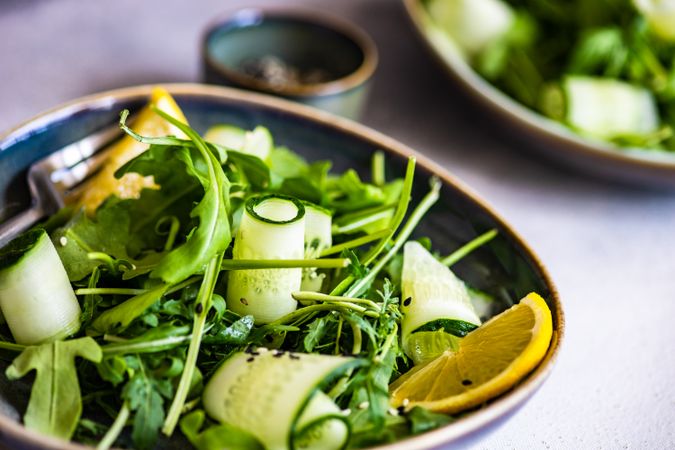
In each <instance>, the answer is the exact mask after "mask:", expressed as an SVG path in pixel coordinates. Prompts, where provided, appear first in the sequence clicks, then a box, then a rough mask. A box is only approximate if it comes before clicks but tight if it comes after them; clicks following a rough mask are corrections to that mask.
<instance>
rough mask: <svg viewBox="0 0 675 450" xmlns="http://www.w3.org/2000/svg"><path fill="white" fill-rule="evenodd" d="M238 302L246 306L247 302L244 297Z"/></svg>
mask: <svg viewBox="0 0 675 450" xmlns="http://www.w3.org/2000/svg"><path fill="white" fill-rule="evenodd" d="M239 301H240V302H241V304H242V305H246V306H248V300H246V299H245V298H244V297H242V298H240V299H239Z"/></svg>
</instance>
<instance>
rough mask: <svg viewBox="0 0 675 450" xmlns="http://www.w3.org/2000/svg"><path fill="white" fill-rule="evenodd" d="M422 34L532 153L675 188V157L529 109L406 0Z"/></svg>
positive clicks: (467, 89) (464, 87)
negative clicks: (585, 133) (598, 136)
mask: <svg viewBox="0 0 675 450" xmlns="http://www.w3.org/2000/svg"><path fill="white" fill-rule="evenodd" d="M403 3H404V5H405V9H406V12H407V13H408V16H409V17H410V20H411V22H412V24H413V26H414V27H415V29H416V31H417V33H418V35H419V36H420V38H421V39H422V41H423V42H424V44H425V45H426V47H427V48H428V50H429V51H430V53H431V54H432V55H433V56H434V58H435V59H436V61H438V63H439V64H440V66H441V67H442V68H443V69H445V71H446V72H447V73H448V75H449V76H450V78H451V80H452V81H453V82H454V86H455V87H459V88H460V89H461V91H462V92H463V93H465V94H467V95H468V97H470V98H471V100H473V101H475V103H476V104H478V105H479V106H480V107H481V108H482V109H483V110H484V111H486V112H488V113H490V114H491V115H492V116H493V117H494V118H495V124H497V125H498V126H499V127H500V128H502V129H503V130H505V131H506V132H507V133H508V134H510V135H512V136H513V137H514V138H515V139H516V140H517V141H519V142H520V143H522V144H524V145H522V146H520V147H523V148H527V149H531V150H533V151H536V152H537V153H540V154H542V155H544V156H546V157H547V158H549V159H552V160H555V161H558V162H561V163H563V164H565V165H567V166H568V167H571V168H573V169H576V170H579V171H582V172H586V173H589V174H593V175H598V176H601V177H603V178H606V179H612V180H618V181H621V182H625V183H629V184H633V185H639V186H649V187H656V188H660V189H667V190H673V189H675V154H673V153H671V152H659V151H653V150H648V149H639V148H632V149H631V148H618V147H615V146H613V145H611V144H609V143H607V142H604V141H601V140H592V139H590V138H585V137H582V136H580V135H578V134H576V133H574V132H573V131H572V130H570V129H569V128H567V127H565V126H564V125H562V124H561V123H558V122H556V121H553V120H551V119H549V118H547V117H544V116H543V115H541V114H538V113H536V112H534V111H533V110H530V109H528V108H527V107H525V106H523V105H521V104H520V103H518V102H517V101H515V100H513V99H512V98H511V97H509V96H508V95H506V94H505V93H503V92H502V91H500V90H499V89H498V88H496V87H495V86H493V85H492V84H490V83H489V82H488V81H486V80H485V79H483V77H481V76H480V75H478V73H476V72H475V71H474V70H473V69H472V68H471V67H470V66H469V64H468V63H467V62H466V61H465V60H464V58H463V57H462V56H461V55H460V54H459V52H458V51H457V49H456V47H455V46H454V44H453V43H452V42H450V38H448V37H447V36H446V35H445V33H443V32H442V31H440V29H439V28H438V27H436V26H434V24H433V22H432V19H431V17H430V16H429V14H428V13H427V10H426V8H425V7H424V4H423V0H403Z"/></svg>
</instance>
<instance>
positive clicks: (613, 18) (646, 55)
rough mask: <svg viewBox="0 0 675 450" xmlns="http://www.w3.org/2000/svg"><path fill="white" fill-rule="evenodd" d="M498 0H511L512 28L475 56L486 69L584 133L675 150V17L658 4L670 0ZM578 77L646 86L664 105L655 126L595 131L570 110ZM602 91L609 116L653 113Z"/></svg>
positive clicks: (509, 90)
mask: <svg viewBox="0 0 675 450" xmlns="http://www.w3.org/2000/svg"><path fill="white" fill-rule="evenodd" d="M427 1H428V5H429V6H430V7H433V4H434V3H438V4H440V3H447V4H450V3H455V4H456V3H462V1H456V0H427ZM464 3H466V2H464ZM479 3H492V2H488V1H481V2H479ZM497 3H500V4H502V5H505V8H506V9H507V10H508V11H510V14H512V19H510V20H511V22H510V25H509V26H508V29H506V31H504V32H501V33H499V35H498V36H497V37H496V38H495V39H492V40H491V41H489V42H487V43H486V44H485V45H484V46H483V47H482V48H481V49H480V51H478V52H475V53H474V54H471V55H468V56H469V61H470V63H471V65H472V66H473V67H474V68H475V69H476V70H477V71H478V73H480V74H481V75H482V76H483V77H485V78H486V79H487V80H488V81H490V82H491V83H493V84H494V85H495V86H497V87H498V88H500V89H501V90H502V91H504V92H505V93H506V94H508V95H510V96H511V97H513V98H514V99H515V100H517V101H518V102H520V103H522V104H523V105H525V106H527V107H529V108H531V109H533V110H535V111H538V112H540V113H543V114H544V115H547V116H549V117H551V118H553V119H555V120H558V121H560V122H563V123H565V124H566V125H567V126H569V127H570V128H572V129H574V130H575V131H577V132H579V133H581V134H586V135H593V136H592V137H596V138H598V137H599V138H601V139H605V140H608V141H611V142H613V143H614V144H616V145H617V146H621V147H641V148H650V149H660V150H668V151H673V150H675V138H674V137H673V127H674V126H675V44H674V43H673V40H674V38H675V36H674V35H673V33H672V32H669V31H667V30H671V29H675V22H674V21H673V16H672V12H669V11H667V7H665V6H664V11H661V10H659V9H658V8H659V7H660V6H659V3H663V2H652V1H649V0H636V1H631V0H572V1H566V2H559V1H553V0H505V1H503V2H502V1H501V0H497ZM430 11H433V9H430ZM668 14H670V15H668ZM505 20H506V19H505ZM482 21H483V23H482V24H479V23H477V24H474V25H475V26H478V27H480V26H481V25H484V26H487V25H486V24H489V22H490V18H489V17H483V19H482ZM574 77H591V78H592V80H600V81H606V80H618V81H622V82H627V83H628V84H629V85H630V86H633V87H638V88H640V89H644V90H645V97H647V98H648V102H649V103H651V102H653V103H654V104H655V105H656V107H655V110H657V113H656V114H657V118H656V124H655V126H653V127H649V129H648V130H644V131H633V130H627V131H626V132H623V133H616V134H613V135H602V133H600V135H598V134H599V133H588V130H586V129H585V127H584V124H583V123H575V121H574V119H573V118H570V117H569V114H568V112H567V111H566V109H567V110H569V109H571V107H570V106H569V103H570V102H571V101H572V100H569V99H565V98H564V97H565V96H566V95H567V92H566V91H565V81H566V80H567V79H570V78H572V79H573V78H574ZM584 79H587V78H584ZM598 91H599V89H598ZM599 98H602V101H596V100H595V99H594V101H596V102H600V103H603V105H600V106H599V108H602V109H600V113H601V114H602V115H603V116H605V117H606V116H611V115H612V114H619V112H617V110H618V111H620V110H622V109H624V110H629V111H633V112H636V114H640V115H647V114H648V113H645V112H644V111H642V110H640V108H642V106H643V105H640V104H636V103H633V102H631V101H628V100H626V99H625V98H618V97H617V98H614V99H612V98H610V97H607V96H605V97H599ZM581 100H583V99H581ZM615 101H616V102H615ZM565 102H567V103H568V104H565ZM584 107H585V106H584ZM593 114H595V113H593ZM585 119H587V118H585ZM600 120H604V117H603V118H601V119H600Z"/></svg>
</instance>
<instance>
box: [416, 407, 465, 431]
mask: <svg viewBox="0 0 675 450" xmlns="http://www.w3.org/2000/svg"><path fill="white" fill-rule="evenodd" d="M406 418H407V419H408V420H409V421H410V432H411V433H412V434H420V433H425V432H427V431H431V430H434V429H436V428H439V427H442V426H444V425H447V424H449V423H452V422H453V421H454V420H455V419H454V418H453V417H451V416H448V415H445V414H438V413H434V412H431V411H429V410H428V409H425V408H421V407H419V406H415V407H414V408H413V409H411V410H410V411H408V413H407V414H406Z"/></svg>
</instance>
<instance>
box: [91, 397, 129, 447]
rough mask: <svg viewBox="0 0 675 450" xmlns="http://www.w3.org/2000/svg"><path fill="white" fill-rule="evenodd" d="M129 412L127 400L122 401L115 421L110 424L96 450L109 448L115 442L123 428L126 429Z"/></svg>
mask: <svg viewBox="0 0 675 450" xmlns="http://www.w3.org/2000/svg"><path fill="white" fill-rule="evenodd" d="M129 413H130V411H129V405H127V402H124V403H122V407H121V408H120V411H119V413H117V417H115V421H114V422H113V424H112V425H111V426H110V428H109V429H108V431H107V432H106V434H105V436H103V439H101V442H99V443H98V445H97V446H96V450H108V449H109V448H110V447H111V446H112V445H113V444H114V443H115V440H117V437H118V436H119V435H120V433H121V432H122V429H124V425H126V423H127V420H128V419H129Z"/></svg>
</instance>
